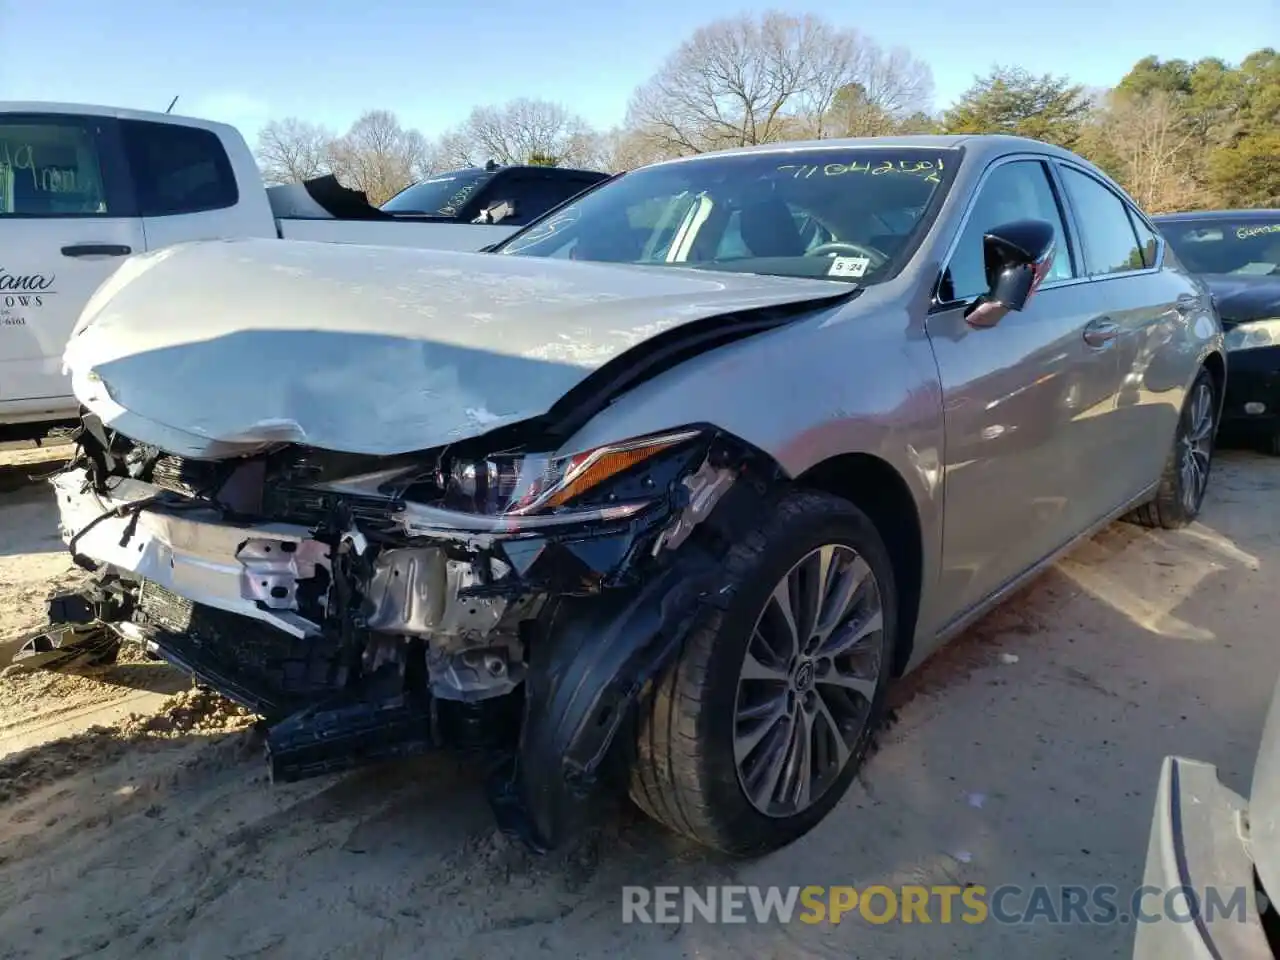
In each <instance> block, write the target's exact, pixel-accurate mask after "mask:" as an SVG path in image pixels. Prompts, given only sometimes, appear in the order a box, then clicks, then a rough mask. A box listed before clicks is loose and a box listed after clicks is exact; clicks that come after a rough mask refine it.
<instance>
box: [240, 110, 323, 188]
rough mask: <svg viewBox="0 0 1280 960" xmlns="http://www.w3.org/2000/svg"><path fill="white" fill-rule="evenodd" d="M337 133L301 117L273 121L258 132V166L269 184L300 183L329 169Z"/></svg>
mask: <svg viewBox="0 0 1280 960" xmlns="http://www.w3.org/2000/svg"><path fill="white" fill-rule="evenodd" d="M332 144H333V134H332V133H330V132H329V131H328V130H326V129H325V128H324V127H321V126H317V125H316V124H314V123H307V122H306V121H305V120H299V119H298V118H297V117H286V118H285V119H284V120H272V121H271V122H270V123H268V124H267V125H266V126H265V127H263V128H262V129H261V130H260V131H259V132H258V149H257V158H258V165H259V166H261V167H262V179H263V180H265V181H266V182H267V183H299V182H301V181H303V180H310V179H312V178H313V177H319V176H323V175H324V174H326V173H328V172H329V154H330V147H331V146H332Z"/></svg>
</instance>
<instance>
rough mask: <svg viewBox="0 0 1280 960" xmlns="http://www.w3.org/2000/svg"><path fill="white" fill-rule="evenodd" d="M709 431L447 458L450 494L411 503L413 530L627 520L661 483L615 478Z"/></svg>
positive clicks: (443, 485) (442, 484)
mask: <svg viewBox="0 0 1280 960" xmlns="http://www.w3.org/2000/svg"><path fill="white" fill-rule="evenodd" d="M702 437H703V431H702V430H700V429H693V428H689V429H679V430H672V431H668V432H664V433H661V434H654V435H651V436H646V437H639V438H636V439H632V440H626V441H622V442H619V443H610V444H604V445H602V446H599V447H594V448H591V449H589V450H584V451H581V452H579V453H574V454H570V455H567V456H558V455H556V454H544V453H518V452H515V453H502V454H491V455H489V456H485V457H483V458H465V457H450V458H445V459H444V461H443V462H442V463H441V465H440V467H439V470H438V472H437V475H436V478H435V482H436V486H437V487H438V488H439V489H440V490H442V491H443V493H444V496H443V499H442V500H441V501H440V503H439V504H438V506H433V507H429V506H426V505H422V504H418V503H411V504H409V505H408V506H407V509H406V513H405V517H404V523H405V526H406V528H407V529H408V530H409V532H411V533H415V532H423V533H425V532H428V531H441V530H444V529H454V530H474V531H482V530H483V531H490V532H501V531H508V532H511V531H520V530H525V529H533V528H539V527H547V526H558V525H562V524H569V523H582V522H590V521H598V520H622V519H625V518H627V517H630V516H633V515H634V514H636V513H639V512H640V511H641V510H643V509H644V508H645V507H646V506H648V505H649V504H650V503H652V502H653V500H654V498H655V496H656V495H658V494H659V493H660V492H661V491H660V489H659V485H658V484H657V483H656V482H653V481H652V480H649V481H648V486H645V485H639V487H640V488H639V489H635V490H631V491H626V490H624V491H621V492H617V491H615V489H614V488H613V487H612V486H611V485H609V481H614V480H616V479H618V478H619V477H621V476H622V475H625V474H627V473H628V472H629V471H632V468H635V467H639V466H641V465H643V464H645V463H646V462H650V461H652V458H654V457H656V456H657V455H658V454H662V453H668V452H674V451H677V450H679V449H681V448H683V449H684V450H685V451H687V452H692V450H694V449H696V442H697V441H698V440H699V439H700V438H702ZM584 501H586V502H584Z"/></svg>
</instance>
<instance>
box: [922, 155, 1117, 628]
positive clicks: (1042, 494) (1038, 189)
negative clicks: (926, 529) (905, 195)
mask: <svg viewBox="0 0 1280 960" xmlns="http://www.w3.org/2000/svg"><path fill="white" fill-rule="evenodd" d="M1025 218H1033V219H1038V220H1045V221H1048V222H1049V223H1051V224H1052V225H1053V226H1054V229H1055V233H1056V253H1055V258H1054V262H1053V265H1052V267H1051V268H1050V270H1049V273H1048V274H1047V275H1046V277H1045V280H1044V282H1043V284H1042V285H1041V287H1040V289H1039V290H1038V291H1037V293H1036V294H1035V296H1034V297H1033V298H1032V299H1031V302H1030V303H1029V304H1028V305H1027V307H1026V308H1025V309H1024V310H1022V311H1021V312H1018V313H1010V314H1008V315H1006V316H1005V317H1004V318H1003V319H1002V320H1001V321H1000V322H999V324H998V325H997V326H995V327H994V328H990V329H976V328H972V327H970V326H969V324H968V322H967V321H966V319H965V312H966V310H967V309H968V308H969V307H971V306H972V305H973V303H974V302H975V300H976V299H977V297H978V296H979V295H980V294H982V293H984V292H986V290H987V286H988V283H987V279H986V274H985V269H984V262H983V241H982V238H983V234H984V233H985V232H986V231H987V230H989V229H991V228H993V227H996V226H998V225H999V224H1001V223H1007V222H1011V221H1014V220H1020V219H1025ZM1079 261H1080V257H1079V250H1078V248H1077V247H1076V246H1075V244H1074V242H1073V239H1072V234H1071V233H1070V231H1069V220H1068V219H1067V217H1066V212H1065V206H1064V204H1063V202H1062V198H1061V196H1060V195H1059V190H1058V187H1057V184H1056V181H1055V180H1054V179H1053V177H1052V176H1051V172H1050V167H1049V165H1048V162H1047V160H1046V158H1043V157H1038V156H1034V155H1018V156H1013V157H1005V158H1001V159H1000V160H997V161H995V162H994V163H993V164H992V165H991V166H990V167H989V168H988V169H987V171H985V173H984V175H983V178H982V179H981V180H980V182H979V185H978V188H977V191H976V192H975V195H974V198H973V201H972V202H971V205H970V207H969V209H968V211H967V212H966V214H965V218H964V221H963V225H962V227H961V229H960V231H959V234H958V236H957V238H956V240H955V241H954V244H953V247H952V249H951V251H950V252H949V255H948V257H947V260H946V265H945V267H944V270H943V274H942V278H941V281H940V283H939V285H938V293H937V296H936V298H935V304H934V307H933V309H932V311H931V313H930V316H929V318H928V324H927V329H928V332H929V337H930V340H931V342H932V343H933V345H934V352H935V356H936V358H937V363H938V371H939V375H940V379H941V383H942V390H943V421H944V427H945V437H946V440H945V452H944V461H945V467H944V484H945V487H944V497H945V505H946V520H945V529H944V532H943V558H942V575H941V578H940V584H939V586H940V590H941V593H942V597H943V599H944V602H945V604H946V608H947V609H952V610H957V611H961V612H963V611H966V610H968V609H970V608H971V607H973V606H974V605H976V604H978V603H980V602H981V601H983V600H984V599H985V598H987V597H988V596H990V595H991V594H993V593H994V592H996V591H998V590H1000V589H1001V588H1002V587H1003V586H1004V585H1005V584H1007V583H1008V582H1009V581H1010V580H1012V579H1013V578H1015V577H1017V576H1018V575H1019V574H1020V573H1022V572H1023V571H1025V570H1026V569H1027V568H1029V567H1031V566H1033V565H1034V564H1036V563H1037V562H1038V561H1040V560H1041V559H1043V558H1044V557H1046V556H1047V555H1049V554H1050V553H1052V552H1054V551H1055V550H1057V549H1058V548H1059V547H1060V546H1061V545H1062V544H1064V543H1065V542H1067V541H1068V540H1070V539H1071V538H1072V537H1073V536H1074V535H1075V534H1076V533H1077V531H1078V530H1079V529H1080V528H1081V527H1082V526H1083V525H1084V523H1085V521H1086V519H1087V517H1088V516H1089V515H1091V514H1092V512H1093V511H1094V510H1095V509H1096V508H1095V505H1094V503H1093V502H1092V501H1091V500H1090V499H1089V497H1088V494H1087V491H1082V478H1085V477H1088V476H1089V475H1090V474H1091V473H1092V472H1093V471H1094V470H1097V469H1099V468H1100V467H1101V466H1102V464H1101V463H1100V462H1099V460H1098V458H1099V451H1098V450H1097V449H1096V442H1095V441H1094V439H1092V438H1093V437H1094V432H1092V431H1091V425H1090V424H1089V422H1088V421H1089V420H1090V419H1091V418H1092V417H1093V416H1096V415H1098V414H1099V413H1100V412H1105V411H1106V410H1108V409H1109V408H1110V406H1111V403H1110V401H1111V398H1112V389H1113V387H1114V381H1115V377H1116V373H1115V371H1116V365H1115V351H1114V350H1108V349H1101V350H1100V349H1097V348H1093V347H1090V346H1089V344H1087V343H1086V342H1085V340H1084V337H1083V333H1084V328H1085V326H1086V325H1087V324H1088V322H1089V320H1090V318H1091V317H1090V314H1089V313H1088V311H1087V310H1086V309H1084V308H1083V307H1082V304H1081V301H1080V298H1079V291H1080V290H1081V289H1082V288H1083V287H1085V286H1087V280H1086V279H1085V278H1083V277H1082V275H1081V273H1082V271H1081V270H1080V269H1079Z"/></svg>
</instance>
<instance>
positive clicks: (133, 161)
mask: <svg viewBox="0 0 1280 960" xmlns="http://www.w3.org/2000/svg"><path fill="white" fill-rule="evenodd" d="M120 129H121V132H122V133H123V136H124V146H125V153H126V154H127V155H128V158H129V168H130V171H131V172H132V174H133V181H134V186H135V189H136V190H137V193H138V207H139V211H140V213H141V214H142V216H144V217H167V216H174V215H177V214H183V213H200V212H202V211H206V210H221V209H224V208H226V207H232V206H235V205H236V203H237V202H238V201H239V199H240V191H239V189H238V188H237V187H236V178H235V173H234V171H233V170H232V169H231V161H230V160H229V159H228V157H227V152H226V150H225V149H223V146H222V141H221V140H219V139H218V135H217V134H216V133H214V132H213V131H211V130H202V129H200V128H199V127H187V126H182V125H181V124H175V123H152V122H149V121H142V120H123V121H121V124H120Z"/></svg>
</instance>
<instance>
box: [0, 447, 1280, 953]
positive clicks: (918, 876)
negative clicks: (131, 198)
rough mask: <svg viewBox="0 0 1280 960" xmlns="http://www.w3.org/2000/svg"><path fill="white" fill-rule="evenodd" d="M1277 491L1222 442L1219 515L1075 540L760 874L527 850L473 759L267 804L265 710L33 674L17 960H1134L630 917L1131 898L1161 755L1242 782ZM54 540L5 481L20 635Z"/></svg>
mask: <svg viewBox="0 0 1280 960" xmlns="http://www.w3.org/2000/svg"><path fill="white" fill-rule="evenodd" d="M1278 488H1280V460H1271V459H1266V458H1263V457H1260V456H1257V455H1253V454H1249V453H1238V452H1229V453H1227V452H1224V453H1223V455H1222V456H1221V459H1220V460H1219V462H1218V465H1217V467H1216V472H1215V476H1214V480H1213V484H1212V490H1211V494H1210V499H1209V501H1208V503H1207V505H1206V508H1205V511H1204V514H1203V518H1202V521H1201V522H1200V523H1197V524H1196V525H1194V526H1193V527H1191V528H1190V529H1188V530H1185V531H1180V532H1177V533H1173V534H1167V533H1158V534H1153V533H1149V532H1146V531H1142V530H1139V529H1137V528H1134V527H1131V526H1128V525H1124V524H1117V525H1115V526H1113V527H1111V528H1110V529H1108V530H1107V531H1105V532H1104V533H1103V534H1101V535H1100V536H1098V537H1097V538H1095V539H1094V540H1093V541H1091V542H1090V543H1088V544H1086V545H1084V546H1083V547H1082V548H1081V549H1080V550H1078V551H1077V552H1076V553H1075V554H1074V555H1073V556H1071V557H1070V558H1069V559H1067V560H1065V561H1063V562H1062V563H1060V564H1059V565H1058V566H1057V567H1056V568H1054V569H1053V570H1052V571H1051V572H1049V573H1048V574H1046V575H1045V576H1044V577H1043V578H1042V579H1041V580H1040V581H1038V582H1037V583H1036V584H1035V585H1034V586H1032V587H1031V588H1029V589H1028V590H1027V591H1026V592H1025V593H1024V594H1023V595H1022V596H1020V597H1018V598H1016V599H1015V600H1013V601H1011V602H1010V603H1008V604H1007V605H1005V606H1004V607H1003V608H1002V609H1000V610H998V611H997V612H996V613H994V614H993V615H991V616H990V617H988V618H987V619H986V620H985V621H984V622H982V623H981V624H979V625H978V626H977V627H975V628H974V629H972V630H970V631H969V632H968V634H967V635H966V636H964V637H963V638H961V639H959V640H957V641H956V642H955V643H953V644H952V645H951V646H950V647H949V648H948V649H947V650H945V651H944V652H942V653H941V654H939V655H938V656H937V657H935V658H934V661H933V662H931V663H930V664H928V665H927V666H926V667H925V669H924V670H923V671H921V672H920V673H919V674H917V675H916V676H915V677H913V678H911V679H910V680H909V681H907V683H906V684H905V685H904V686H903V687H902V688H901V690H900V691H899V693H898V700H899V706H898V708H897V710H896V717H897V720H896V723H894V724H893V725H892V726H891V727H890V728H889V729H888V730H887V731H886V732H885V733H884V735H883V736H882V738H881V739H882V743H881V747H880V749H879V750H878V752H877V753H876V754H875V755H874V756H873V757H872V758H871V760H870V761H869V763H868V764H867V766H866V768H865V770H864V772H863V775H862V777H861V778H860V779H859V781H858V782H857V783H855V785H854V787H853V789H852V790H851V791H850V793H849V795H848V796H847V797H846V798H845V800H844V801H843V802H842V804H841V805H840V806H839V807H838V808H837V810H836V811H835V813H834V814H833V815H832V816H831V817H830V818H829V819H828V820H827V821H826V822H825V823H824V824H823V825H821V826H820V827H819V828H818V829H816V830H815V831H814V832H813V833H811V834H810V835H809V836H807V837H805V838H804V839H802V840H801V841H799V842H798V843H796V844H794V845H793V846H792V847H790V848H788V849H786V850H784V851H782V852H780V853H777V854H775V855H772V856H770V857H767V858H764V859H762V860H758V861H754V862H749V863H741V862H732V861H729V860H726V859H723V858H720V857H717V856H710V855H708V854H707V853H705V852H704V851H701V850H699V849H697V848H694V847H693V846H691V845H689V844H686V843H684V842H682V841H680V840H677V839H675V838H673V837H671V836H669V835H668V834H666V833H664V832H663V831H662V830H661V829H659V828H657V827H656V826H653V825H651V824H650V823H649V822H647V821H646V820H645V819H644V818H643V817H642V816H641V815H640V814H639V813H637V812H635V811H634V809H632V808H631V807H630V806H629V805H627V804H625V803H619V804H616V805H612V804H611V805H606V806H605V807H604V808H603V809H602V811H601V814H600V820H599V822H598V823H595V824H591V825H589V826H588V827H587V828H586V829H585V831H584V834H583V836H582V837H581V839H580V840H579V841H577V842H575V843H574V844H573V845H572V846H571V847H570V848H569V849H566V850H563V851H558V852H555V853H553V854H550V855H548V856H546V857H542V858H539V857H535V856H532V855H530V854H528V853H527V852H525V851H524V849H523V848H522V847H519V846H516V845H513V844H511V843H510V842H508V841H507V840H506V839H505V838H504V837H503V836H502V835H501V834H500V833H498V832H497V831H496V830H495V829H494V826H493V823H492V821H491V819H490V815H489V812H488V810H487V807H486V804H485V802H484V799H483V795H482V790H481V784H480V782H479V777H478V776H477V774H476V773H475V772H474V771H471V770H468V769H466V768H464V767H462V766H460V765H459V764H458V763H457V762H456V761H453V760H450V759H447V758H444V757H426V758H422V759H419V760H415V761H411V762H407V763H403V764H400V765H396V766H388V767H379V768H372V769H368V770H364V771H361V772H357V773H354V774H348V775H346V776H343V777H340V778H338V777H334V778H325V779H318V780H314V781H311V782H307V783H302V784H295V785H290V786H272V785H270V784H268V783H267V779H266V772H265V768H264V766H263V764H262V761H261V751H260V747H259V746H258V745H257V743H256V742H255V740H254V737H253V734H252V732H251V731H250V730H248V729H246V726H247V724H248V722H249V718H247V717H245V716H243V715H242V714H240V713H239V711H237V710H236V709H234V708H231V707H229V706H228V705H227V704H226V703H225V702H223V701H220V700H218V699H217V698H216V697H212V696H210V695H208V694H206V693H204V692H201V691H193V690H191V689H189V688H187V687H186V685H185V683H184V681H183V680H182V678H180V677H177V676H175V675H174V674H173V672H172V671H170V670H169V668H167V667H165V666H163V665H158V664H153V663H144V662H133V663H122V664H120V665H117V666H114V667H110V668H104V669H102V670H100V671H99V672H98V673H97V674H95V675H93V676H87V677H54V676H50V675H38V674H36V675H33V674H31V673H24V672H23V671H11V672H9V673H8V674H7V675H5V676H3V677H0V956H2V957H33V958H34V957H38V958H60V957H61V958H71V957H88V956H93V957H102V958H111V957H128V958H142V957H148V958H149V957H175V956H182V957H189V958H206V957H207V958H274V957H307V958H310V960H315V958H339V957H350V958H373V957H387V958H399V957H433V958H435V957H438V958H445V960H448V958H492V960H500V958H507V957H510V958H517V957H519V958H528V957H532V956H546V957H579V958H588V957H604V956H614V957H621V956H626V957H631V958H649V957H653V958H658V957H662V958H667V957H685V958H693V957H699V958H722V957H723V958H730V957H732V958H741V957H752V958H779V960H781V958H788V960H790V958H837V957H839V958H849V957H871V956H875V957H899V958H935V957H974V958H977V957H982V958H986V957H996V956H999V957H1035V958H1091V960H1092V958H1100V957H1127V956H1128V955H1129V951H1130V949H1131V943H1132V928H1131V927H1129V926H1125V925H1121V924H1113V925H1105V926H1104V925H1091V926H1084V925H1072V926H1049V925H1044V924H1036V925H1026V926H1019V927H1007V926H1006V927H1001V926H999V925H997V924H995V923H987V924H983V925H978V926H971V925H966V924H952V925H945V924H941V923H936V922H935V923H933V924H931V925H928V926H925V925H920V924H914V925H911V926H903V925H898V924H888V925H883V926H877V925H872V924H869V923H867V922H865V921H863V920H861V919H857V918H854V919H852V920H846V921H845V922H844V923H841V924H839V925H836V926H832V925H816V926H807V925H804V924H799V923H795V924H791V925H788V926H780V925H776V924H775V925H758V924H755V923H748V924H744V925H719V926H717V925H710V924H707V923H705V922H701V921H695V922H693V923H690V924H685V925H682V926H648V925H623V924H622V923H621V906H620V904H621V888H622V886H623V885H624V884H643V885H658V884H693V885H698V886H704V885H708V884H727V883H741V884H762V885H768V884H778V885H792V884H799V885H805V884H854V885H858V886H865V885H868V884H872V883H884V884H889V885H891V886H892V885H896V884H902V883H924V884H939V883H959V884H966V883H976V884H985V885H987V886H988V887H994V886H998V885H1000V884H1022V885H1024V886H1029V885H1032V884H1037V883H1041V884H1050V885H1058V884H1084V885H1092V884H1104V883H1107V884H1115V885H1117V886H1119V887H1121V888H1131V887H1133V886H1136V885H1138V884H1140V883H1141V876H1142V863H1143V858H1144V855H1145V849H1146V842H1147V832H1148V827H1149V823H1150V817H1151V805H1152V802H1153V794H1154V787H1155V782H1156V777H1157V773H1158V769H1159V765H1160V761H1161V758H1162V757H1163V756H1164V755H1165V754H1168V753H1181V754H1184V755H1187V756H1192V757H1196V758H1199V759H1205V760H1209V761H1212V762H1215V763H1217V764H1218V765H1219V769H1220V772H1221V775H1222V776H1223V778H1224V780H1225V781H1226V782H1227V783H1228V784H1229V785H1230V786H1232V787H1234V788H1235V789H1237V790H1242V791H1247V788H1248V778H1249V774H1250V771H1251V768H1252V764H1253V759H1254V753H1255V750H1256V748H1257V741H1258V736H1259V733H1260V730H1261V725H1262V720H1263V716H1264V713H1265V709H1266V706H1267V703H1268V700H1269V697H1270V693H1271V689H1272V685H1273V683H1274V682H1275V678H1276V674H1277V670H1280V654H1278V652H1277V643H1276V623H1277V622H1278V621H1280V593H1278V592H1277V591H1276V589H1275V582H1276V581H1275V570H1276V569H1277V566H1276V564H1277V560H1280V540H1278V533H1280V530H1278V525H1277V524H1276V521H1275V507H1274V505H1275V503H1276V497H1277V490H1278ZM53 525H54V511H53V505H52V503H51V501H50V499H49V496H48V494H47V493H46V491H45V490H44V489H42V488H39V487H32V488H26V489H23V490H21V491H18V492H10V493H6V494H0V640H3V639H5V638H6V637H10V636H13V635H15V634H17V633H19V632H21V631H24V630H27V629H29V628H31V627H32V626H34V625H35V624H37V623H38V622H39V619H40V616H41V604H40V601H41V599H42V598H43V596H44V594H45V593H46V592H47V591H48V589H49V588H50V586H51V585H52V584H55V583H58V582H67V581H69V580H70V579H71V578H73V577H74V576H75V574H74V572H73V569H72V568H71V567H70V565H69V563H68V562H67V560H66V559H65V556H64V554H63V552H62V550H61V547H60V544H59V543H58V542H57V540H56V537H55V534H54V529H53ZM131 698H133V699H131ZM134 704H141V705H142V707H143V708H142V709H132V705H134ZM111 710H114V711H115V713H114V714H113V713H111ZM129 714H134V715H133V716H130V715H129ZM103 718H106V719H103ZM33 731H34V732H33ZM58 738H60V739H58Z"/></svg>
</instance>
